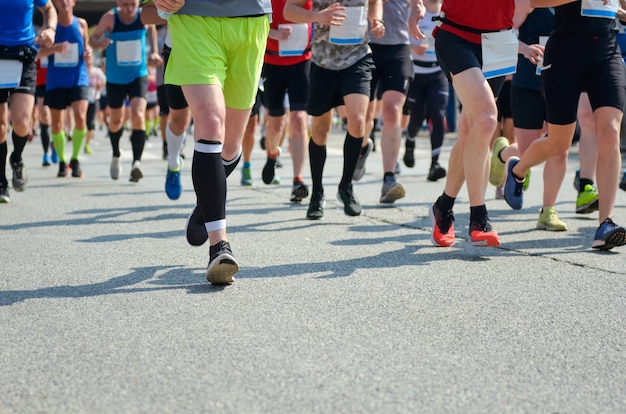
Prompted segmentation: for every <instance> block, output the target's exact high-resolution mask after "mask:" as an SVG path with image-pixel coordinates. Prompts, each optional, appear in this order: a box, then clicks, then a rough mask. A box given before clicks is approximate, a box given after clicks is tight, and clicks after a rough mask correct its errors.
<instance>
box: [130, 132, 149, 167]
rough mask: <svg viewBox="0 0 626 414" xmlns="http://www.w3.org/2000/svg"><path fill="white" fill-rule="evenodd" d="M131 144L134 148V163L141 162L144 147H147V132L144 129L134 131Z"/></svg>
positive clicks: (131, 135)
mask: <svg viewBox="0 0 626 414" xmlns="http://www.w3.org/2000/svg"><path fill="white" fill-rule="evenodd" d="M130 143H131V144H132V147H133V162H134V161H141V155H142V154H143V147H144V145H146V131H144V130H142V129H133V132H132V133H131V134H130Z"/></svg>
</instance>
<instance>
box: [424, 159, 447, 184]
mask: <svg viewBox="0 0 626 414" xmlns="http://www.w3.org/2000/svg"><path fill="white" fill-rule="evenodd" d="M445 176H446V169H445V168H443V167H442V166H441V165H439V163H438V162H435V163H433V164H432V165H431V166H430V170H429V171H428V177H427V179H428V181H437V180H439V179H441V178H443V177H445Z"/></svg>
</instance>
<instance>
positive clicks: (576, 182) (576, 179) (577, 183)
mask: <svg viewBox="0 0 626 414" xmlns="http://www.w3.org/2000/svg"><path fill="white" fill-rule="evenodd" d="M574 188H575V189H576V191H578V192H580V168H576V174H574Z"/></svg>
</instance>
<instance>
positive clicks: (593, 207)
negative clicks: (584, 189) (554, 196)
mask: <svg viewBox="0 0 626 414" xmlns="http://www.w3.org/2000/svg"><path fill="white" fill-rule="evenodd" d="M598 202H599V199H597V198H596V199H595V200H593V201H592V202H591V203H589V204H585V205H584V206H576V214H590V213H593V212H594V211H598V208H599V204H598Z"/></svg>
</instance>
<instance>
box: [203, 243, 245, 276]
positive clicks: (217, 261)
mask: <svg viewBox="0 0 626 414" xmlns="http://www.w3.org/2000/svg"><path fill="white" fill-rule="evenodd" d="M210 255H211V258H210V259H209V266H208V267H207V271H206V278H207V280H208V281H209V282H211V283H213V284H214V285H223V284H227V283H233V281H234V280H235V278H234V275H235V273H237V271H238V270H239V264H238V263H237V260H236V259H235V256H233V252H232V250H231V248H230V244H228V242H227V241H224V240H222V241H219V242H218V243H217V244H216V245H214V246H211V248H210Z"/></svg>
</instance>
